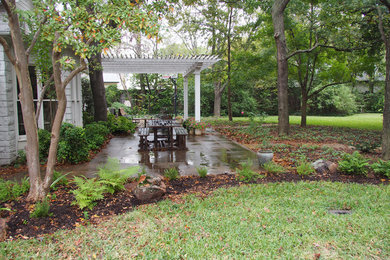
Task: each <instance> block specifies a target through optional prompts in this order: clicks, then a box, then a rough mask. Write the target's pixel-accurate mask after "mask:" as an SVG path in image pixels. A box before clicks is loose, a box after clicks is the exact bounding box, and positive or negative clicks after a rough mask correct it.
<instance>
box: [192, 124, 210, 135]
mask: <svg viewBox="0 0 390 260" xmlns="http://www.w3.org/2000/svg"><path fill="white" fill-rule="evenodd" d="M191 127H192V128H194V129H195V135H202V134H204V133H205V131H206V127H207V124H206V123H205V122H196V121H194V122H192V124H191Z"/></svg>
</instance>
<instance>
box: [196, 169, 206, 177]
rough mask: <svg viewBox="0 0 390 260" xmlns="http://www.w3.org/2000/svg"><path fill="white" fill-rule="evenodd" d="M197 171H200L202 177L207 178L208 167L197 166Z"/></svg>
mask: <svg viewBox="0 0 390 260" xmlns="http://www.w3.org/2000/svg"><path fill="white" fill-rule="evenodd" d="M196 171H197V172H198V174H199V176H200V177H201V178H205V177H206V176H207V168H206V167H196Z"/></svg>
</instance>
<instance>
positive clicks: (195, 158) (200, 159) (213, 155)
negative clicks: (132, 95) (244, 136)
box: [60, 132, 257, 177]
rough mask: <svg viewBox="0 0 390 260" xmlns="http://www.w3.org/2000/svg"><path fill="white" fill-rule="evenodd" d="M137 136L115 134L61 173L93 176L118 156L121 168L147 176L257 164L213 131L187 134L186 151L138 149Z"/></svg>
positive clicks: (227, 169) (246, 152)
mask: <svg viewBox="0 0 390 260" xmlns="http://www.w3.org/2000/svg"><path fill="white" fill-rule="evenodd" d="M138 142H139V138H138V136H137V135H134V136H125V137H115V138H113V139H111V141H110V143H109V144H108V145H107V147H106V148H105V149H103V150H102V151H101V152H100V153H99V154H98V155H97V156H96V157H95V158H94V159H93V160H92V161H90V162H89V163H85V164H81V165H75V166H68V167H63V168H61V169H60V170H61V171H63V172H72V174H75V175H78V174H84V175H86V176H87V177H92V176H94V175H95V173H96V171H97V168H98V167H99V165H102V164H104V163H105V162H106V161H107V159H108V158H109V157H112V158H117V159H119V162H120V164H121V168H127V167H130V166H135V165H139V166H141V167H143V168H144V169H145V170H146V172H147V173H148V174H150V175H156V174H163V172H164V170H165V169H168V168H173V167H176V168H177V169H178V170H179V172H180V174H181V175H196V174H197V171H196V167H199V166H204V167H207V169H208V173H209V174H222V173H231V172H232V170H234V169H235V168H236V167H237V166H239V164H240V163H241V162H245V161H247V160H248V158H249V159H251V160H252V161H253V165H254V168H256V167H257V157H256V154H255V153H254V152H252V151H250V150H248V149H246V148H244V147H242V146H240V145H238V144H236V143H234V142H232V141H230V140H228V139H226V138H225V137H223V136H221V135H219V134H218V133H216V132H211V133H208V134H206V135H204V136H188V138H187V148H188V149H187V150H184V151H183V150H180V151H155V152H153V151H150V152H139V151H138Z"/></svg>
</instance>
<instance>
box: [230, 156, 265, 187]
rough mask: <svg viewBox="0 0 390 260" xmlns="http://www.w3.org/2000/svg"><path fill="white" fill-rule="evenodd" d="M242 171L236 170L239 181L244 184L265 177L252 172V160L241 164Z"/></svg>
mask: <svg viewBox="0 0 390 260" xmlns="http://www.w3.org/2000/svg"><path fill="white" fill-rule="evenodd" d="M240 165H241V169H236V172H237V174H238V176H237V177H238V179H239V180H240V181H244V182H250V181H254V180H256V179H258V178H260V177H264V176H262V175H260V174H258V173H257V172H255V171H253V170H252V166H253V163H252V161H251V160H250V159H248V161H246V162H242V163H240Z"/></svg>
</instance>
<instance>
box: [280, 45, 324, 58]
mask: <svg viewBox="0 0 390 260" xmlns="http://www.w3.org/2000/svg"><path fill="white" fill-rule="evenodd" d="M318 47H320V45H319V44H314V46H313V47H311V48H310V49H306V50H297V51H294V52H293V53H291V54H289V55H287V57H286V59H287V60H288V59H289V58H291V57H293V56H295V55H297V54H299V53H307V52H312V51H314V50H315V49H317V48H318Z"/></svg>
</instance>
